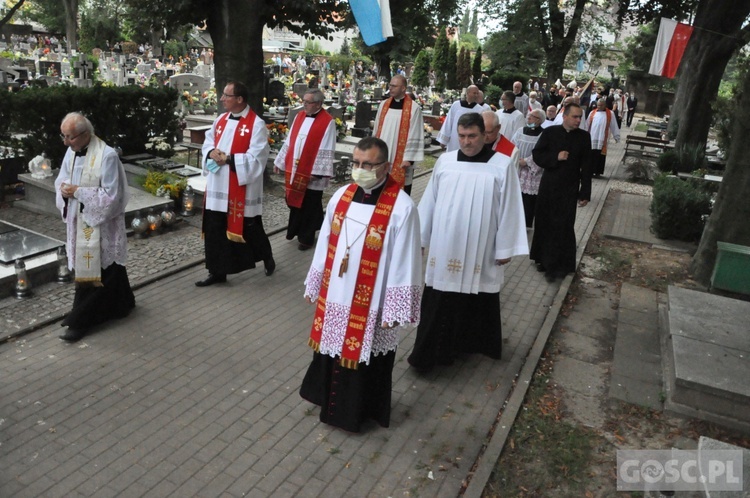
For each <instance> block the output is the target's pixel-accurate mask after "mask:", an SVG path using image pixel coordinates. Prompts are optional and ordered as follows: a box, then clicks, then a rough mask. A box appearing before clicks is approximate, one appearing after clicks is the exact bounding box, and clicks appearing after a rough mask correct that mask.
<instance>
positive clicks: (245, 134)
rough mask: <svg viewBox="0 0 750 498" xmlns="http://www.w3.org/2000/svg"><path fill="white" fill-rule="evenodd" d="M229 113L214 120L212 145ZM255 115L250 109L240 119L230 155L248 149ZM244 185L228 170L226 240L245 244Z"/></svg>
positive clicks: (218, 137)
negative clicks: (243, 230)
mask: <svg viewBox="0 0 750 498" xmlns="http://www.w3.org/2000/svg"><path fill="white" fill-rule="evenodd" d="M229 114H230V113H228V112H227V113H224V114H223V115H222V116H221V117H219V119H218V120H216V125H215V129H214V131H215V133H216V135H215V136H216V139H215V141H214V144H218V143H219V141H220V140H221V135H222V134H223V133H224V130H225V129H226V127H227V120H228V119H229ZM255 118H256V115H255V113H254V112H253V110H252V109H249V112H248V113H247V116H245V117H243V118H240V120H239V122H238V123H237V128H236V129H235V130H234V138H233V139H232V149H231V150H230V151H229V153H230V154H243V153H245V152H247V149H249V148H250V139H251V138H252V136H253V125H254V124H255ZM245 190H246V189H245V185H240V184H239V181H238V180H237V173H236V172H235V171H232V170H231V169H230V170H229V192H228V199H229V202H228V205H227V238H228V239H229V240H231V241H232V242H242V243H244V242H245V239H244V238H243V237H242V228H243V221H244V219H245Z"/></svg>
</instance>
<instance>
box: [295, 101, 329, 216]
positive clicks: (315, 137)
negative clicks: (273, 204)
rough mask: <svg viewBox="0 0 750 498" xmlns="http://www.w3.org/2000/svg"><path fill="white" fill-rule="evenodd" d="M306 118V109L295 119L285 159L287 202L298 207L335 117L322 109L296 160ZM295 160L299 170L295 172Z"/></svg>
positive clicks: (300, 205) (314, 119)
mask: <svg viewBox="0 0 750 498" xmlns="http://www.w3.org/2000/svg"><path fill="white" fill-rule="evenodd" d="M306 118H307V114H305V111H301V112H300V113H299V114H297V117H296V118H295V119H294V123H293V124H292V131H291V135H290V136H289V146H288V148H287V151H286V158H285V160H284V170H285V171H284V185H285V187H286V203H287V205H289V206H291V207H296V208H300V207H302V200H303V199H304V198H305V190H307V184H308V183H310V175H311V174H312V170H313V165H314V164H315V158H316V157H317V156H318V150H320V144H321V142H322V141H323V137H324V136H325V134H326V130H327V129H328V124H329V123H330V122H331V120H332V119H333V117H332V116H331V115H330V114H328V112H326V111H324V110H322V109H321V111H320V112H319V113H318V114H317V115H316V116H315V117H314V118H313V124H312V126H310V131H309V132H308V135H307V138H305V145H304V146H303V147H302V152H301V153H300V156H299V159H297V160H295V159H294V155H295V152H296V144H297V135H298V134H299V130H300V128H302V124H303V123H304V122H305V119H306ZM295 162H296V166H297V170H296V171H294V172H293V170H294V165H295ZM292 175H294V179H292Z"/></svg>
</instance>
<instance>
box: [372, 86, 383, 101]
mask: <svg viewBox="0 0 750 498" xmlns="http://www.w3.org/2000/svg"><path fill="white" fill-rule="evenodd" d="M372 98H374V99H375V100H382V99H383V89H382V88H380V87H379V86H378V87H375V89H374V90H373V91H372Z"/></svg>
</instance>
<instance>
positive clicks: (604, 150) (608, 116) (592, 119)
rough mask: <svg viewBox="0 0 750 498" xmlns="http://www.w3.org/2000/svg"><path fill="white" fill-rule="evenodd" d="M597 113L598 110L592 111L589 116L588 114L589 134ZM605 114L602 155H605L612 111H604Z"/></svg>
mask: <svg viewBox="0 0 750 498" xmlns="http://www.w3.org/2000/svg"><path fill="white" fill-rule="evenodd" d="M597 112H599V109H594V110H593V111H591V114H589V132H590V131H591V124H592V123H593V122H594V116H595V115H596V113H597ZM606 112H607V127H606V128H604V145H602V155H603V156H606V155H607V142H609V127H610V125H611V124H612V111H610V110H609V109H607V110H606Z"/></svg>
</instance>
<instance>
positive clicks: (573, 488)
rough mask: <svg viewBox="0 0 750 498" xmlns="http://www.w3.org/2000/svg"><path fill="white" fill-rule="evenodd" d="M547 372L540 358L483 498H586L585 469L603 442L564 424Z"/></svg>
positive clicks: (548, 367) (554, 390)
mask: <svg viewBox="0 0 750 498" xmlns="http://www.w3.org/2000/svg"><path fill="white" fill-rule="evenodd" d="M550 370H551V365H549V362H548V361H546V360H545V358H542V360H541V361H540V366H539V367H538V369H537V372H536V374H535V375H534V380H533V382H532V384H531V386H530V387H529V391H528V393H527V394H526V399H525V401H524V405H523V408H522V409H521V411H520V412H519V414H518V418H517V419H516V421H515V423H514V424H513V428H512V429H511V432H510V434H509V435H508V440H507V441H506V443H505V448H504V449H503V453H502V454H501V455H500V459H499V460H498V462H497V465H496V467H495V469H494V471H493V472H492V475H491V476H490V479H489V481H488V482H487V486H486V487H485V489H484V493H483V494H482V496H483V498H495V497H501V496H502V497H515V496H517V497H522V496H523V497H528V496H570V497H573V496H576V497H580V496H586V495H585V490H586V484H587V480H588V479H587V475H588V469H589V468H590V466H591V465H592V462H593V461H595V460H596V459H597V455H596V448H598V447H599V446H601V445H602V443H603V439H602V438H601V437H600V436H599V435H597V433H596V432H595V431H593V430H590V429H586V428H583V427H577V426H574V425H571V424H569V423H567V422H565V421H563V420H562V418H563V414H562V406H561V402H560V397H559V393H557V392H556V388H555V387H554V386H552V385H550V384H549V378H550V377H549V371H550Z"/></svg>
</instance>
